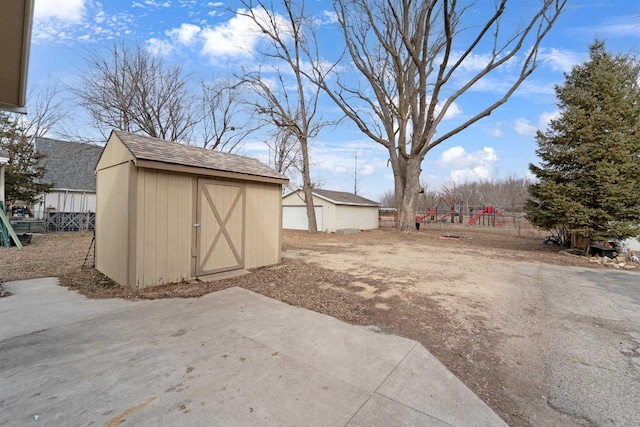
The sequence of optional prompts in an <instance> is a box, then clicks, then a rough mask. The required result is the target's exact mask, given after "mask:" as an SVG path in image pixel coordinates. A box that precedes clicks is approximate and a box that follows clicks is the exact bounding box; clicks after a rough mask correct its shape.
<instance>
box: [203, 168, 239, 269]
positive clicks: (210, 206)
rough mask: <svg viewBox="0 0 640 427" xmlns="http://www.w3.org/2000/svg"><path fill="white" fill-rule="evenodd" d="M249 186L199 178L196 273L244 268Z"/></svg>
mask: <svg viewBox="0 0 640 427" xmlns="http://www.w3.org/2000/svg"><path fill="white" fill-rule="evenodd" d="M245 206H246V203H245V187H244V186H243V185H242V184H237V183H231V182H223V181H212V180H206V179H200V180H198V200H197V213H196V224H194V226H195V227H196V248H197V249H196V253H197V256H196V275H197V276H203V275H207V274H213V273H220V272H224V271H230V270H237V269H241V268H244V233H245Z"/></svg>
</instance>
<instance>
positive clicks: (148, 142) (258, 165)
mask: <svg viewBox="0 0 640 427" xmlns="http://www.w3.org/2000/svg"><path fill="white" fill-rule="evenodd" d="M113 133H114V134H115V135H116V136H117V137H118V138H119V139H120V141H122V143H123V144H124V145H125V146H126V147H127V148H128V149H129V151H130V152H131V154H132V155H133V157H135V158H136V159H140V160H150V161H154V162H162V163H171V164H176V165H185V166H193V167H197V168H204V169H212V170H219V171H225V172H237V173H242V174H247V175H254V176H260V177H266V178H275V179H281V180H287V181H288V178H287V177H286V176H284V175H282V174H281V173H278V172H276V171H275V170H273V169H271V168H270V167H269V166H267V165H265V164H264V163H262V162H261V161H259V160H257V159H253V158H251V157H245V156H238V155H236V154H229V153H223V152H220V151H214V150H209V149H206V148H201V147H194V146H192V145H185V144H180V143H177V142H169V141H164V140H162V139H157V138H152V137H150V136H143V135H136V134H133V133H128V132H124V131H120V130H114V131H113Z"/></svg>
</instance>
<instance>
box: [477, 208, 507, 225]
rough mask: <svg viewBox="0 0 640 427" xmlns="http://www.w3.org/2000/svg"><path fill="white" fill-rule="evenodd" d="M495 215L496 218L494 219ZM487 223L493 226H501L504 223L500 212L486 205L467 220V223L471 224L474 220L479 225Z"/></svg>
mask: <svg viewBox="0 0 640 427" xmlns="http://www.w3.org/2000/svg"><path fill="white" fill-rule="evenodd" d="M496 217H497V220H496ZM480 221H481V222H482V224H481V225H489V226H493V227H502V226H503V225H504V220H503V219H502V212H500V211H499V210H498V209H496V208H494V207H493V206H487V207H486V208H484V209H482V210H481V211H478V213H476V214H475V216H474V217H473V218H471V219H470V220H469V225H473V224H475V223H476V222H478V224H479V225H480Z"/></svg>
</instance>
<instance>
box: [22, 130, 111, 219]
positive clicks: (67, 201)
mask: <svg viewBox="0 0 640 427" xmlns="http://www.w3.org/2000/svg"><path fill="white" fill-rule="evenodd" d="M35 149H36V151H38V152H40V153H43V154H46V156H47V157H45V158H44V159H42V161H41V162H42V165H43V166H44V167H45V174H44V178H42V180H41V182H43V183H48V184H53V188H52V189H51V191H50V192H48V193H46V194H44V195H43V196H42V199H41V200H42V201H41V202H40V203H37V204H35V205H34V206H33V215H34V216H35V217H36V218H38V219H43V218H45V217H46V213H47V212H49V211H53V212H83V213H86V212H95V211H96V176H95V169H96V165H97V164H98V159H99V158H100V154H101V153H102V149H103V147H100V146H97V145H92V144H83V143H79V142H69V141H60V140H57V139H51V138H36V139H35Z"/></svg>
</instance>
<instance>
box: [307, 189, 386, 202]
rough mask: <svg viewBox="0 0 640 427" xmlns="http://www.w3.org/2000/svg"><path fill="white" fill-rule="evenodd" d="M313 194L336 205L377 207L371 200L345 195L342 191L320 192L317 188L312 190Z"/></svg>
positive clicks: (355, 195) (354, 195)
mask: <svg viewBox="0 0 640 427" xmlns="http://www.w3.org/2000/svg"><path fill="white" fill-rule="evenodd" d="M313 194H315V195H316V196H318V197H321V198H324V199H327V200H329V201H330V202H333V203H335V204H336V205H357V206H379V205H380V204H379V203H378V202H374V201H373V200H369V199H365V198H364V197H362V196H358V195H357V194H353V193H345V192H343V191H330V190H322V189H319V188H314V189H313Z"/></svg>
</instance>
